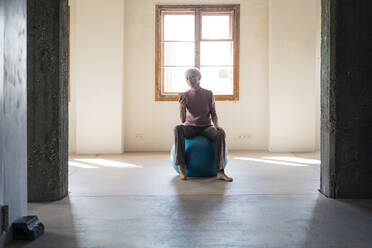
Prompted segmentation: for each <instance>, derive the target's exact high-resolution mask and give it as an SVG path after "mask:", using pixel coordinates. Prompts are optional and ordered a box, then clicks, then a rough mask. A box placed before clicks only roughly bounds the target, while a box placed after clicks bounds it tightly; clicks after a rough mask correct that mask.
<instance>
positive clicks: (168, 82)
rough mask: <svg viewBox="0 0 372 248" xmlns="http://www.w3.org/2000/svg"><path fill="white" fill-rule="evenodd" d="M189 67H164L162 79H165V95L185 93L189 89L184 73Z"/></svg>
mask: <svg viewBox="0 0 372 248" xmlns="http://www.w3.org/2000/svg"><path fill="white" fill-rule="evenodd" d="M188 68H189V67H164V68H162V73H163V75H162V77H163V78H164V88H163V91H164V93H167V92H184V91H186V90H188V89H189V86H188V85H187V83H186V80H185V76H184V73H185V71H186V70H187V69H188Z"/></svg>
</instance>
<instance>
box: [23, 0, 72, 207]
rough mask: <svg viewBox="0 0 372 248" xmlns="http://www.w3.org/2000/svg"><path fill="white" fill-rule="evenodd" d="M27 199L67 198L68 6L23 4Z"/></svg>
mask: <svg viewBox="0 0 372 248" xmlns="http://www.w3.org/2000/svg"><path fill="white" fill-rule="evenodd" d="M27 2H28V4H27V16H28V21H27V23H28V26H27V29H28V35H27V37H28V42H27V48H28V53H27V56H28V59H27V66H28V73H27V76H28V88H27V93H28V113H27V114H28V116H27V117H28V199H29V201H52V200H59V199H61V198H63V197H64V196H66V195H67V193H68V187H67V186H68V185H67V183H68V99H67V76H68V64H67V63H68V61H67V57H68V29H67V28H68V0H28V1H27Z"/></svg>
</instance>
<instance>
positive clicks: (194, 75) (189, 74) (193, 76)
mask: <svg viewBox="0 0 372 248" xmlns="http://www.w3.org/2000/svg"><path fill="white" fill-rule="evenodd" d="M185 78H186V82H187V84H188V85H189V86H190V87H191V88H196V87H199V85H200V79H201V73H200V71H199V69H198V68H190V69H188V70H186V71H185Z"/></svg>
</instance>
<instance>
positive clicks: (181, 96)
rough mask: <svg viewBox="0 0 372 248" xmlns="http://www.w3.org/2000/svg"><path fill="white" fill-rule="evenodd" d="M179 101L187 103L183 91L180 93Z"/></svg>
mask: <svg viewBox="0 0 372 248" xmlns="http://www.w3.org/2000/svg"><path fill="white" fill-rule="evenodd" d="M178 102H179V103H180V104H181V105H186V97H185V95H184V94H183V93H180V94H179V95H178Z"/></svg>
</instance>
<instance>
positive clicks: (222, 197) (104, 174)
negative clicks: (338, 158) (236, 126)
mask: <svg viewBox="0 0 372 248" xmlns="http://www.w3.org/2000/svg"><path fill="white" fill-rule="evenodd" d="M226 171H227V172H228V173H229V175H231V176H232V177H233V178H234V182H233V183H226V182H222V181H216V180H214V178H190V179H189V180H187V181H180V180H178V178H177V175H176V173H175V172H174V171H173V169H172V168H171V164H170V161H169V154H168V153H128V154H124V155H115V156H114V155H112V156H94V157H80V156H72V157H71V159H70V172H69V173H70V177H69V180H70V182H69V185H70V188H69V191H70V193H69V197H68V198H65V199H64V200H62V201H58V202H52V203H38V204H35V203H32V204H29V214H32V215H38V216H39V218H40V219H41V221H42V222H43V223H44V224H45V225H46V233H45V234H44V235H43V236H42V237H41V238H40V239H38V240H36V241H33V242H21V241H18V242H15V243H13V244H12V245H11V246H10V247H35V248H44V247H45V248H53V247H63V248H69V247H89V248H93V247H94V248H96V247H97V248H98V247H115V248H116V247H120V248H121V247H124V248H127V247H128V248H130V247H141V248H142V247H172V248H173V247H187V248H188V247H190V248H191V247H262V248H264V247H265V248H271V247H278V248H279V247H283V248H291V247H293V248H295V247H296V248H297V247H314V248H322V247H324V248H332V247H334V248H344V247H345V248H364V247H365V248H370V247H372V200H331V199H327V198H325V197H324V196H322V195H321V194H319V193H318V188H319V154H317V153H311V154H292V153H291V154H272V153H266V152H230V153H229V163H228V167H227V170H226Z"/></svg>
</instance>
